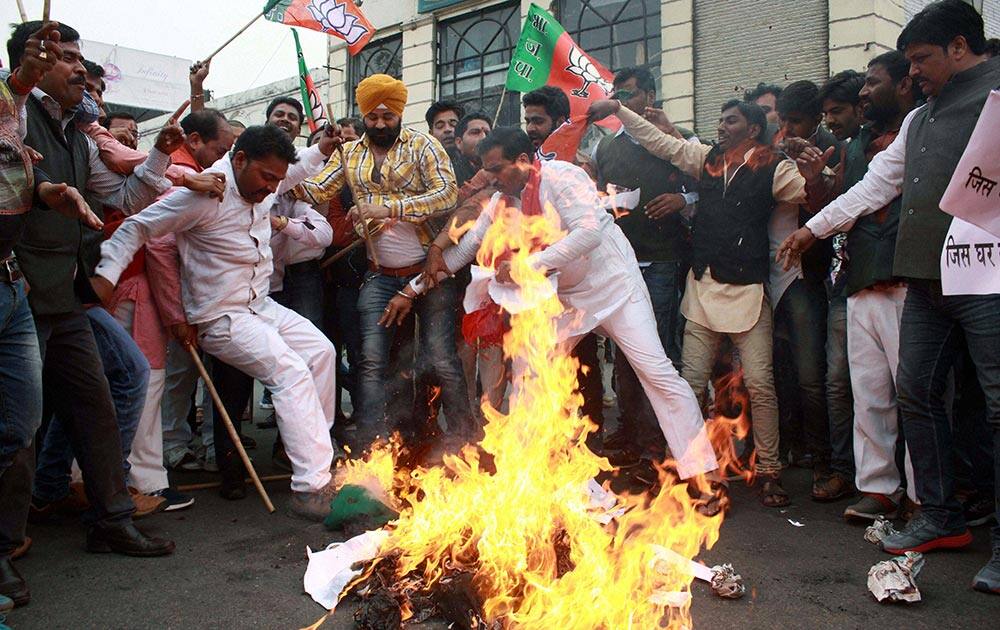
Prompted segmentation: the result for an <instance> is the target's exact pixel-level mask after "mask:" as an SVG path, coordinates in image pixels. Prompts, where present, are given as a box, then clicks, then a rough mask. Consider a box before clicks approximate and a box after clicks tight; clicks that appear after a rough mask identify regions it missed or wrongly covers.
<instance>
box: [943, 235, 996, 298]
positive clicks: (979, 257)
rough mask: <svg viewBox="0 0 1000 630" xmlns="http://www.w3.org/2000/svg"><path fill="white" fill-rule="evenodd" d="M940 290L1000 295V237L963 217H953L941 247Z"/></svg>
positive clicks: (948, 292) (968, 293)
mask: <svg viewBox="0 0 1000 630" xmlns="http://www.w3.org/2000/svg"><path fill="white" fill-rule="evenodd" d="M941 292H942V293H943V294H944V295H1000V238H997V237H996V236H994V235H992V234H990V233H989V232H987V231H986V230H984V229H982V228H980V227H978V226H975V225H973V224H971V223H969V222H967V221H963V220H962V219H959V218H955V219H952V220H951V228H949V229H948V237H947V238H946V239H945V242H944V248H942V250H941Z"/></svg>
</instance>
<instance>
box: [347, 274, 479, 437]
mask: <svg viewBox="0 0 1000 630" xmlns="http://www.w3.org/2000/svg"><path fill="white" fill-rule="evenodd" d="M411 278H412V276H408V277H402V278H396V277H392V276H388V275H384V274H378V273H369V274H368V275H367V276H366V277H365V283H364V284H363V285H362V286H361V293H360V295H359V297H358V313H359V316H360V321H361V365H360V369H359V371H358V393H359V395H360V399H361V400H360V401H359V403H360V404H359V405H356V406H355V409H358V410H359V412H357V414H356V415H357V418H358V429H357V434H358V438H357V439H358V440H359V443H361V444H363V446H365V447H366V446H368V444H369V443H370V440H371V439H373V438H374V437H375V436H376V435H383V436H385V435H388V434H389V433H391V432H392V431H393V430H394V429H395V428H396V420H398V418H394V419H390V418H389V417H387V414H386V401H387V391H386V390H387V383H388V379H389V377H390V375H389V374H388V368H389V354H390V348H391V347H392V345H393V339H394V337H395V335H396V329H395V327H389V328H386V327H384V326H379V324H378V320H379V319H380V318H381V317H382V315H383V314H384V309H385V307H386V305H388V303H389V300H390V299H392V297H393V296H395V295H396V291H400V290H402V289H403V287H405V286H406V285H407V283H409V281H410V279H411ZM456 293H457V292H456V286H455V281H454V279H448V280H445V281H444V282H442V283H441V284H440V285H439V286H438V287H436V288H434V289H432V290H430V291H428V292H427V293H426V294H425V295H423V296H421V297H419V298H417V300H416V301H415V303H414V305H413V313H414V315H415V316H416V324H417V328H418V334H419V340H418V341H419V345H418V348H419V350H418V352H419V355H420V357H421V360H420V362H421V363H424V364H426V365H427V366H428V367H429V368H430V369H433V370H434V372H435V373H436V374H437V377H438V379H439V382H440V383H441V400H442V404H443V406H444V412H445V415H446V417H447V419H448V424H449V427H455V426H457V427H459V430H462V431H471V430H472V426H473V424H472V423H473V417H472V409H471V407H470V406H469V399H468V396H467V395H466V385H465V374H464V373H463V371H462V362H461V360H460V359H459V357H458V353H457V352H456V351H455V310H454V309H455V302H456V300H457V299H458V296H457V294H456ZM412 378H413V374H412V372H411V373H410V374H409V379H410V383H411V386H410V392H411V395H412Z"/></svg>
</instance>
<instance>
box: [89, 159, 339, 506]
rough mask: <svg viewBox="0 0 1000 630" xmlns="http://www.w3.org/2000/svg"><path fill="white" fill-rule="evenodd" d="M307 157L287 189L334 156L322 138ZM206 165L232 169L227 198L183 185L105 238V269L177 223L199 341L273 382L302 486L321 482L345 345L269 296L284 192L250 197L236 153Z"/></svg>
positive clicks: (291, 172) (185, 288)
mask: <svg viewBox="0 0 1000 630" xmlns="http://www.w3.org/2000/svg"><path fill="white" fill-rule="evenodd" d="M299 158H300V160H299V162H298V163H297V164H294V165H290V166H289V168H288V173H287V176H286V178H285V179H284V180H282V182H281V184H280V185H279V187H278V191H277V194H282V193H284V192H285V191H288V190H290V189H291V188H292V187H294V186H295V185H296V184H298V183H299V182H300V181H302V180H303V179H305V178H306V177H308V176H309V175H311V174H314V173H315V172H317V171H318V170H319V169H320V168H321V167H322V163H323V161H324V160H325V158H324V157H323V155H322V153H320V152H319V149H318V148H316V147H313V148H311V149H307V150H305V151H301V152H299ZM205 172H206V173H212V172H219V173H223V174H224V175H225V176H226V191H225V198H224V199H223V201H221V202H220V201H218V200H217V199H212V198H210V197H209V196H207V195H202V194H198V193H193V192H190V191H186V190H182V191H179V192H177V193H175V194H173V195H171V196H170V197H168V198H166V199H164V200H161V201H159V202H157V203H155V204H153V205H151V206H149V207H148V208H146V209H145V210H143V211H142V212H140V213H139V214H137V215H135V216H132V217H129V218H128V219H127V220H126V221H125V222H124V223H122V225H121V227H119V228H118V230H117V231H116V232H115V233H114V235H113V236H112V237H111V238H110V239H109V240H107V241H105V242H104V244H103V245H102V247H101V253H102V260H101V263H100V265H98V267H97V274H98V275H100V276H102V277H104V278H106V279H108V280H109V281H111V282H116V281H117V280H118V278H119V276H120V275H121V273H122V271H123V270H124V269H125V267H126V266H127V265H128V263H129V262H130V261H131V259H132V256H133V255H134V254H135V252H136V251H137V250H138V249H139V247H141V246H142V244H143V243H144V242H145V241H147V240H148V239H150V238H154V237H156V236H160V235H162V234H167V233H170V232H175V233H176V235H177V247H178V250H179V252H180V257H181V281H182V282H181V289H182V296H183V300H184V310H185V313H186V315H187V319H188V323H190V324H197V326H198V340H199V344H200V345H201V347H202V348H203V349H204V350H205V351H206V352H208V353H209V354H210V355H212V356H214V357H216V358H218V359H220V360H222V361H224V362H226V363H228V364H229V365H231V366H233V367H235V368H237V369H239V370H241V371H243V372H245V373H246V374H247V375H249V376H251V377H253V378H255V379H258V380H260V381H261V382H262V383H263V384H264V385H265V386H266V387H267V388H268V389H269V390H271V392H272V395H273V401H274V407H275V411H276V415H277V418H278V427H279V429H280V430H281V436H282V440H283V441H284V444H285V450H286V451H287V453H288V457H289V459H290V460H291V463H292V484H291V485H292V490H294V491H297V492H315V491H317V490H320V489H321V488H323V487H325V486H326V485H327V484H328V483H329V482H330V466H331V463H332V460H333V447H332V444H331V441H330V434H329V429H330V428H331V427H332V426H333V419H334V408H335V393H336V382H335V378H336V352H335V350H334V348H333V345H332V344H331V343H330V341H329V340H328V339H327V338H326V337H325V336H324V335H323V334H322V333H321V332H320V331H319V330H317V329H316V327H315V326H313V325H312V324H311V323H309V322H308V321H307V320H306V319H304V318H303V317H301V316H300V315H298V314H296V313H294V312H293V311H290V310H289V309H286V308H284V307H283V306H280V305H279V304H277V303H275V302H274V301H273V300H271V299H270V298H268V297H267V295H268V293H269V288H270V287H269V285H270V280H271V271H272V253H271V248H270V245H269V241H270V239H271V224H270V219H269V211H270V208H271V207H272V206H273V205H274V201H275V197H274V195H269V196H268V197H267V198H265V199H264V200H263V201H262V202H260V203H257V204H251V203H249V202H248V201H246V200H245V199H243V197H242V196H240V194H239V190H238V189H237V187H236V178H235V176H234V174H233V168H232V163H231V162H230V158H229V156H226V157H224V158H222V159H221V160H219V161H218V162H216V163H215V164H214V165H213V166H212V167H211V168H209V169H206V171H205Z"/></svg>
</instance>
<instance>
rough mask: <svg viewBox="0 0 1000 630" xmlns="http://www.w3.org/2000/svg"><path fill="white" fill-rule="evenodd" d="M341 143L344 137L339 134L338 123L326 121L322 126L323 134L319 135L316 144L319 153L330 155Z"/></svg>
mask: <svg viewBox="0 0 1000 630" xmlns="http://www.w3.org/2000/svg"><path fill="white" fill-rule="evenodd" d="M343 143H344V137H343V136H342V135H340V125H338V124H336V123H333V124H330V123H327V125H326V126H325V127H323V135H322V136H320V138H319V142H317V143H316V144H317V145H318V146H319V150H320V153H322V154H323V155H325V156H326V157H330V156H331V155H333V152H334V151H336V150H337V147H339V146H340V145H341V144H343Z"/></svg>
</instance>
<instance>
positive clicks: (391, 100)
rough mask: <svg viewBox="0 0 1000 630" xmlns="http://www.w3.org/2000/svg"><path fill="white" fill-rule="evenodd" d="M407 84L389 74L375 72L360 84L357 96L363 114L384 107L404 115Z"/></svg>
mask: <svg viewBox="0 0 1000 630" xmlns="http://www.w3.org/2000/svg"><path fill="white" fill-rule="evenodd" d="M406 96H407V91H406V85H405V84H404V83H403V82H402V81H400V80H399V79H394V78H392V77H390V76H389V75H387V74H373V75H372V76H370V77H368V78H366V79H364V80H362V81H361V83H359V84H358V88H357V90H356V91H355V97H356V98H357V100H358V109H360V110H361V115H362V116H367V115H368V114H370V113H371V112H373V111H375V110H376V109H379V108H381V107H384V108H385V109H388V110H389V111H390V112H392V113H394V114H396V115H397V116H400V117H402V115H403V108H404V107H406Z"/></svg>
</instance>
